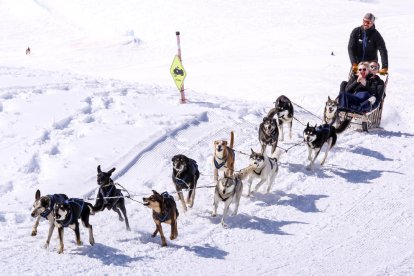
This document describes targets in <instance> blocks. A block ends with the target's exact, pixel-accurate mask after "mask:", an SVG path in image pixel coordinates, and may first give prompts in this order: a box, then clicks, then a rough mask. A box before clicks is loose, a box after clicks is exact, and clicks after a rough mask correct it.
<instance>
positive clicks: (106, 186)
mask: <svg viewBox="0 0 414 276" xmlns="http://www.w3.org/2000/svg"><path fill="white" fill-rule="evenodd" d="M97 171H98V174H97V176H96V182H97V183H98V185H99V186H100V187H99V190H98V195H97V196H96V202H95V205H94V206H93V211H94V212H99V211H103V210H104V209H105V208H107V209H108V210H111V209H112V210H114V211H115V212H116V213H117V214H118V217H119V220H120V221H124V219H125V225H126V229H127V230H128V231H129V230H131V229H130V227H129V222H128V217H127V213H126V208H125V199H124V196H123V194H122V192H121V190H120V189H117V188H116V187H115V184H114V181H113V180H112V179H111V175H112V173H113V172H114V171H115V168H112V169H111V170H109V171H108V172H103V171H102V170H101V165H99V166H98V168H97ZM119 210H121V211H122V214H123V215H124V217H122V216H121V212H120V211H119Z"/></svg>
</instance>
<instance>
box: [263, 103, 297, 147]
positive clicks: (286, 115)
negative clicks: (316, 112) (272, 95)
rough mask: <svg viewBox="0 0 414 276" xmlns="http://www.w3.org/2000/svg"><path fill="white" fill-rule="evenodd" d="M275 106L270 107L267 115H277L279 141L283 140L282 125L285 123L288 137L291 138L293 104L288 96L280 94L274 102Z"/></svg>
mask: <svg viewBox="0 0 414 276" xmlns="http://www.w3.org/2000/svg"><path fill="white" fill-rule="evenodd" d="M274 104H275V107H274V108H273V109H271V110H270V111H269V113H268V115H267V117H272V118H273V116H274V115H275V114H276V115H277V122H278V128H279V133H280V136H279V141H283V140H284V134H283V126H284V125H285V124H287V126H288V128H289V138H290V139H292V121H293V114H294V110H293V105H292V102H291V101H290V100H289V98H288V97H286V96H284V95H281V96H279V97H278V98H277V99H276V101H275V102H274Z"/></svg>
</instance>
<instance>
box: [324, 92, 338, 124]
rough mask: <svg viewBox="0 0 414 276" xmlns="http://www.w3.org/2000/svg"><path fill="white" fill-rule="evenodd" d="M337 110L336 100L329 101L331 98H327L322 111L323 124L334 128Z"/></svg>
mask: <svg viewBox="0 0 414 276" xmlns="http://www.w3.org/2000/svg"><path fill="white" fill-rule="evenodd" d="M337 110H338V98H337V99H335V100H331V97H329V96H328V100H327V101H326V103H325V110H324V111H323V123H324V124H329V125H333V126H336V118H337Z"/></svg>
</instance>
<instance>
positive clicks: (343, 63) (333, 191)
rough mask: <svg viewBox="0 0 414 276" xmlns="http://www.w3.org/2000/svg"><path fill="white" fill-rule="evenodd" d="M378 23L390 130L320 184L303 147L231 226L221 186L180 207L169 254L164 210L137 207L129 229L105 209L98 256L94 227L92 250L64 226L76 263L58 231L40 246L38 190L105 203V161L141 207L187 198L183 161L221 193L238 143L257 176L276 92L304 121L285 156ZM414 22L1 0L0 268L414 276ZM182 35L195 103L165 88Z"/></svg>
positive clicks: (280, 8)
mask: <svg viewBox="0 0 414 276" xmlns="http://www.w3.org/2000/svg"><path fill="white" fill-rule="evenodd" d="M366 12H372V13H374V14H375V15H376V16H377V17H378V20H377V22H376V26H377V28H378V30H379V31H380V32H381V34H382V35H383V37H384V39H385V41H386V44H387V48H388V51H389V63H390V80H389V85H388V88H387V98H386V101H385V107H384V113H383V120H382V123H381V128H380V129H377V130H372V131H371V132H370V133H361V132H359V131H351V130H350V131H347V132H345V133H344V134H342V135H340V136H339V138H338V143H337V146H336V147H335V148H334V149H333V150H332V151H331V152H330V155H329V156H328V159H327V162H326V164H325V166H323V167H320V166H319V165H317V166H315V168H314V170H312V171H307V170H306V169H305V165H306V162H305V160H306V157H307V149H306V148H305V146H303V145H301V146H296V147H293V148H292V149H290V150H289V151H288V152H287V153H284V154H282V156H281V158H280V169H279V174H278V176H277V178H276V181H275V183H274V185H273V187H272V189H271V192H270V193H269V194H265V193H264V188H263V191H262V192H261V193H258V194H256V195H255V197H252V198H247V197H242V199H241V202H240V208H239V214H238V215H237V216H234V217H229V218H228V220H227V223H228V225H229V228H228V229H224V228H222V227H221V225H220V219H221V214H222V207H223V206H222V205H220V206H219V209H218V214H219V215H218V216H217V217H215V218H212V217H211V211H212V203H213V193H214V189H211V188H200V189H199V190H197V193H196V201H195V206H194V208H193V209H191V210H189V211H188V212H187V213H184V212H183V211H182V210H181V209H179V210H180V217H179V220H178V232H179V236H178V239H177V240H174V241H169V240H167V242H168V247H167V248H161V246H160V239H159V236H158V237H156V238H151V236H150V235H151V234H152V232H153V231H154V227H155V225H154V223H153V221H152V217H151V211H150V210H149V209H146V208H144V206H142V205H141V204H139V203H136V202H133V201H129V200H127V211H128V217H129V220H130V225H131V228H132V231H130V232H127V231H126V230H125V225H124V223H123V222H119V221H118V219H117V215H116V213H114V212H109V211H105V212H101V213H98V214H96V215H95V216H93V217H91V224H92V225H93V227H94V236H95V241H96V244H95V245H94V246H90V245H89V244H88V243H87V240H88V238H87V236H88V234H87V231H85V229H84V228H83V227H82V226H81V239H82V240H83V241H84V245H83V246H77V245H76V244H75V242H74V233H73V231H71V230H69V229H67V230H66V231H65V239H64V242H65V252H64V254H63V255H59V254H57V247H58V240H57V233H56V232H55V233H54V235H53V237H52V240H51V243H50V248H49V249H44V248H43V247H42V246H43V244H44V242H45V240H46V236H47V229H48V223H47V222H46V221H42V222H41V224H40V225H39V229H38V235H37V236H36V237H31V236H30V233H31V228H32V225H33V223H34V219H33V218H31V217H30V212H31V205H32V203H33V200H34V194H35V191H36V190H37V189H40V190H41V192H42V193H43V194H52V193H65V194H67V195H68V196H69V197H85V198H86V197H94V196H95V195H96V192H97V189H96V188H97V185H96V167H97V166H98V165H101V166H102V169H103V170H105V171H107V170H109V169H111V168H112V167H116V171H115V173H114V174H113V176H114V179H115V181H116V182H118V183H120V184H122V185H123V186H124V187H125V188H127V189H128V190H129V191H130V192H131V193H132V194H134V195H136V199H138V200H140V199H141V197H143V196H148V195H150V194H151V190H152V189H155V190H157V191H159V192H162V191H169V192H173V191H174V187H173V185H172V183H171V178H170V175H171V171H172V167H171V158H172V156H173V155H175V154H180V153H181V154H185V155H188V156H189V157H191V158H193V159H195V160H197V162H198V164H199V168H200V171H201V173H202V176H201V177H200V180H199V184H198V185H199V186H200V187H202V186H209V185H212V184H213V181H212V178H213V177H212V169H213V168H212V153H213V141H214V140H215V139H221V138H225V139H228V138H229V135H230V131H231V130H234V132H235V149H236V150H238V151H240V152H241V153H237V155H236V168H237V169H241V168H243V167H244V166H246V165H247V163H248V156H246V155H245V154H243V153H249V152H250V148H253V149H256V150H258V149H259V144H258V139H257V132H258V126H259V124H260V122H261V121H262V117H263V116H264V115H265V114H266V113H267V111H268V110H269V109H270V108H272V107H273V102H274V101H275V99H276V98H277V97H278V96H279V95H282V94H284V95H286V96H288V97H289V98H290V99H291V100H292V101H293V102H294V103H295V104H296V106H295V108H296V110H295V111H296V118H297V119H298V120H299V121H294V131H293V137H292V139H290V140H289V139H287V140H286V141H284V142H283V143H280V144H279V145H280V146H281V147H284V148H289V147H290V146H293V145H294V144H295V143H297V142H300V141H301V139H302V138H303V137H302V131H303V129H304V126H303V125H302V124H306V123H307V122H310V123H312V124H316V123H320V122H321V120H320V117H322V112H323V108H324V102H325V101H326V98H327V96H328V95H330V96H331V97H335V96H336V95H337V91H338V89H339V84H340V82H341V81H342V80H343V79H345V78H346V76H347V73H348V70H349V66H350V64H349V60H348V54H347V47H346V46H347V41H348V37H349V34H350V32H351V30H352V28H354V27H356V26H358V25H359V24H360V22H361V18H362V16H363V15H364V14H365V13H366ZM413 19H414V3H413V1H402V0H401V1H393V2H392V6H391V5H390V4H389V2H388V1H343V0H335V1H256V2H251V1H249V2H248V1H198V2H197V1H186V0H179V1H174V2H169V3H164V1H151V2H147V3H139V2H138V1H129V0H128V1H122V2H119V1H113V0H105V1H96V0H93V1H88V2H85V1H78V0H76V1H70V2H69V1H51V0H47V1H46V0H44V1H42V0H37V1H31V0H18V1H12V0H3V1H0V33H1V36H0V155H1V156H2V158H1V160H0V168H1V169H0V229H1V235H0V249H1V250H0V256H1V258H0V265H1V267H2V272H3V273H4V274H35V275H38V274H52V273H59V274H64V275H68V274H74V273H78V274H86V275H102V274H116V275H117V274H131V275H132V274H133V275H160V274H166V273H169V274H172V275H178V274H183V275H194V274H195V275H206V274H216V275H224V274H228V273H230V274H238V275H249V274H252V273H257V274H259V275H412V274H413V273H414V249H413V248H414V231H413V228H414V200H413V195H414V187H413V182H414V181H413V180H414V173H413V170H412V165H413V161H412V160H413V155H414V153H413V147H412V141H413V136H414V131H413V127H414V124H413V112H412V104H413V100H412V90H413V82H414V81H413V79H412V76H413V75H414V69H413V68H412V66H411V65H412V64H413V61H414V59H413V54H412V51H410V45H411V42H413V40H414V39H413V37H414V36H413V35H414V28H413V23H412V22H413ZM175 31H181V34H182V36H181V46H182V54H183V64H184V67H185V69H186V71H187V74H188V75H187V78H186V80H185V87H186V89H187V90H186V96H187V98H188V104H185V105H181V104H179V93H178V92H177V90H176V88H175V85H174V83H173V81H172V78H171V76H170V75H169V67H170V65H171V62H172V59H173V57H174V55H175V54H176V52H177V49H176V47H177V46H176V38H175ZM28 46H30V47H31V50H32V54H31V55H30V56H26V55H25V54H24V53H25V49H26V48H27V47H28ZM332 52H333V54H334V55H331V53H332ZM302 107H303V108H302ZM318 117H319V118H318ZM244 193H246V189H245V192H244ZM91 202H93V201H91ZM179 208H180V207H179ZM169 230H170V229H169V227H168V226H167V225H166V226H164V231H165V233H166V236H169Z"/></svg>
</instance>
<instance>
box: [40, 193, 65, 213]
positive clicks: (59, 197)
mask: <svg viewBox="0 0 414 276" xmlns="http://www.w3.org/2000/svg"><path fill="white" fill-rule="evenodd" d="M47 197H48V198H49V200H50V204H49V207H48V208H46V210H44V211H43V212H42V213H40V216H41V217H43V218H47V216H48V215H49V214H50V212H52V210H53V207H54V206H55V203H56V202H58V203H62V202H64V201H65V200H66V199H67V197H66V196H65V195H63V194H53V195H47Z"/></svg>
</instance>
